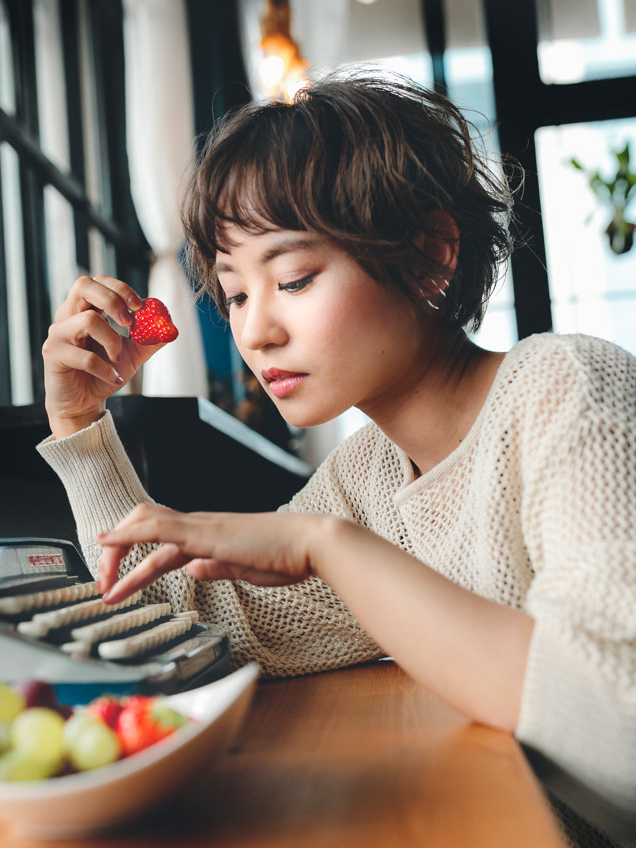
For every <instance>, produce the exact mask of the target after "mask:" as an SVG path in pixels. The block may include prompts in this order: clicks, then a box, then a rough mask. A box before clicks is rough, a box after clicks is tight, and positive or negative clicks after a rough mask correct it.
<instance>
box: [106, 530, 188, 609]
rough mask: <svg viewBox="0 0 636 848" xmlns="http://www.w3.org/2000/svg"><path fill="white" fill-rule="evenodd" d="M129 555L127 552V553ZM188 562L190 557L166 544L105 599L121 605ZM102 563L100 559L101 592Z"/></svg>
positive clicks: (110, 590) (115, 586)
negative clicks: (121, 602)
mask: <svg viewBox="0 0 636 848" xmlns="http://www.w3.org/2000/svg"><path fill="white" fill-rule="evenodd" d="M121 550H122V549H121V548H118V549H116V550H115V551H114V552H113V553H114V555H115V556H117V555H118V554H119V553H121ZM126 553H127V551H126ZM124 555H125V554H124ZM187 561H188V557H186V556H184V555H183V553H182V552H181V551H180V550H179V548H178V547H177V546H176V545H171V544H166V545H163V546H162V547H161V548H158V549H157V550H156V551H153V552H152V553H151V554H150V555H149V556H147V557H146V558H145V559H144V560H142V562H141V563H139V565H138V566H136V567H135V568H134V569H133V570H132V571H130V572H129V573H128V574H127V575H126V576H125V577H122V579H121V580H119V581H118V582H116V583H115V584H114V585H113V586H112V588H109V590H108V591H107V592H106V594H105V595H104V596H103V599H104V600H105V601H106V602H107V603H113V604H116V603H119V601H123V600H124V599H125V598H127V597H129V596H130V595H132V594H134V593H135V592H138V591H139V590H140V589H145V588H146V586H149V585H150V584H151V583H154V582H155V580H158V579H159V578H160V577H161V576H162V575H164V574H167V573H168V572H169V571H173V570H174V569H175V568H181V566H182V565H185V563H186V562H187ZM102 562H103V560H102V559H100V582H99V587H100V590H101V591H103V585H102Z"/></svg>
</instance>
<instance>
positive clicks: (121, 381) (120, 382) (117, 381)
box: [113, 368, 124, 386]
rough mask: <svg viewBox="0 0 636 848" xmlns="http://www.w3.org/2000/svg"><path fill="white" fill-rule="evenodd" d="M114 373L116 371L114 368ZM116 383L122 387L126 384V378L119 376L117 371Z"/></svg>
mask: <svg viewBox="0 0 636 848" xmlns="http://www.w3.org/2000/svg"><path fill="white" fill-rule="evenodd" d="M113 371H115V369H114V368H113ZM115 382H116V383H117V384H118V385H120V386H121V385H123V383H124V378H123V377H122V376H121V375H120V374H118V373H117V371H115Z"/></svg>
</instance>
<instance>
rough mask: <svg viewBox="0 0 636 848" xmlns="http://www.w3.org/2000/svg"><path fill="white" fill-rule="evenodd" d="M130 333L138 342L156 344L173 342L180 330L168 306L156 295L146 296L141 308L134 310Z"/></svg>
mask: <svg viewBox="0 0 636 848" xmlns="http://www.w3.org/2000/svg"><path fill="white" fill-rule="evenodd" d="M128 334H129V336H130V338H131V339H132V340H133V341H135V342H137V344H140V345H155V344H166V343H167V342H173V341H174V340H175V339H176V338H177V336H178V335H179V331H178V330H177V328H176V327H175V325H174V324H173V323H172V318H171V317H170V313H169V312H168V309H167V308H166V306H165V305H164V304H163V303H162V302H161V301H160V300H159V299H158V298H156V297H145V298H144V300H143V306H142V307H141V309H138V310H137V312H133V322H132V325H131V326H130V329H129V331H128Z"/></svg>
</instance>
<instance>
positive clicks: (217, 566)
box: [186, 558, 306, 587]
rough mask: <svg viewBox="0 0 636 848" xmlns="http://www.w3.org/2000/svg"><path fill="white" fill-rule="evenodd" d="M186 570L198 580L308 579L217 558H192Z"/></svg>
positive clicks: (281, 582) (283, 582)
mask: <svg viewBox="0 0 636 848" xmlns="http://www.w3.org/2000/svg"><path fill="white" fill-rule="evenodd" d="M186 571H187V572H188V574H190V576H191V577H194V578H195V579H196V580H243V581H244V582H246V583H252V584H253V585H254V586H270V587H273V586H290V585H291V584H293V583H300V582H301V581H302V580H305V579H306V575H302V576H299V575H291V574H286V573H284V572H277V571H276V572H273V571H263V570H262V569H261V568H253V567H252V566H249V565H239V564H238V563H236V562H221V561H219V560H216V559H201V558H198V559H192V560H190V562H188V563H187V565H186Z"/></svg>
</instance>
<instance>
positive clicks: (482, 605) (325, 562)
mask: <svg viewBox="0 0 636 848" xmlns="http://www.w3.org/2000/svg"><path fill="white" fill-rule="evenodd" d="M314 532H316V534H317V535H316V536H315V539H314V541H313V543H312V567H313V569H314V570H315V572H316V573H317V574H318V575H319V576H320V577H321V578H322V579H323V580H325V582H327V583H328V584H329V585H330V586H331V587H332V588H333V589H334V591H335V592H336V593H337V594H338V595H339V596H340V597H341V599H342V600H343V602H344V603H345V604H346V605H347V606H348V608H349V609H350V611H351V612H352V614H353V615H354V616H355V618H356V619H357V620H358V622H359V623H360V624H361V626H362V627H363V628H364V629H365V630H366V631H367V632H368V633H369V635H370V636H371V637H372V638H373V639H374V640H375V641H376V642H377V643H378V644H379V645H380V646H381V647H382V648H383V649H384V650H385V651H386V652H387V653H388V654H389V655H391V656H392V657H394V659H395V660H396V661H397V662H398V663H399V664H400V665H401V666H402V667H403V668H404V669H405V670H406V671H407V672H408V673H409V674H411V675H412V676H413V677H414V678H416V679H417V680H419V681H421V682H422V683H423V684H425V685H426V686H427V688H429V689H431V690H432V691H433V692H435V694H437V695H438V696H439V697H441V698H442V699H443V700H445V701H446V702H447V703H449V704H450V705H451V706H453V707H454V708H455V709H457V710H459V711H460V712H462V713H463V714H464V715H466V716H468V717H469V718H471V719H473V720H475V721H479V722H483V723H485V724H488V725H491V726H494V727H498V728H501V729H504V730H507V731H511V732H512V731H514V729H515V727H516V724H517V719H518V715H519V707H520V702H521V692H522V687H523V679H524V674H525V667H526V660H527V656H528V649H529V643H530V637H531V634H532V628H533V620H532V618H530V617H529V616H528V615H526V614H525V613H523V612H521V611H519V610H515V609H511V608H509V607H505V606H502V605H500V604H496V603H494V602H492V601H489V600H486V599H485V598H482V597H480V596H478V595H475V594H473V593H472V592H470V591H468V590H466V589H463V588H462V587H461V586H458V585H456V584H454V583H452V582H451V581H450V580H448V579H447V578H445V577H443V576H441V575H440V574H437V573H436V572H434V571H433V570H432V569H430V568H428V567H426V566H425V565H423V564H422V563H420V562H419V561H418V560H416V559H415V558H414V557H412V556H410V555H409V554H407V553H406V552H404V551H401V550H400V549H399V548H397V547H395V546H394V545H392V544H390V543H389V542H387V541H385V540H383V539H381V538H379V537H378V536H375V535H373V534H371V533H369V532H368V531H367V530H365V529H364V528H362V527H359V526H358V525H356V524H353V523H350V522H344V521H340V520H332V521H329V520H327V522H325V521H322V520H321V521H320V522H319V523H318V524H317V525H316V526H315V528H314Z"/></svg>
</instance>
